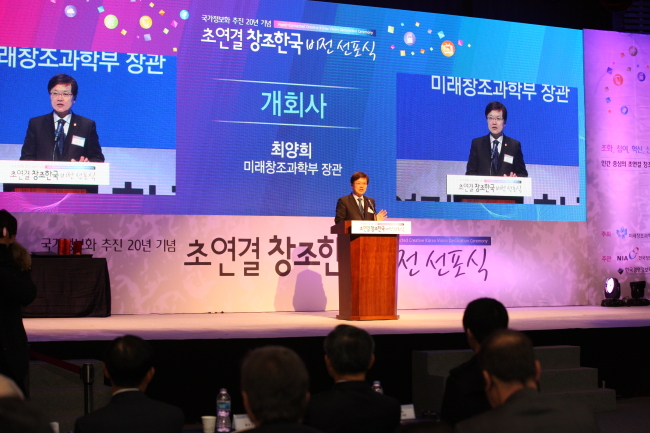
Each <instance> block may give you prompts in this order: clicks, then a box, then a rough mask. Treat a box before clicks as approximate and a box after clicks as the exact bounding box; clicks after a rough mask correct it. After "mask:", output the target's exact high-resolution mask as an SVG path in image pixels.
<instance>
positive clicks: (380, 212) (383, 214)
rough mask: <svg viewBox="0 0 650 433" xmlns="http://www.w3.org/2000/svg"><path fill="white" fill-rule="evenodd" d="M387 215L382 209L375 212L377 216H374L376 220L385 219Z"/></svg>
mask: <svg viewBox="0 0 650 433" xmlns="http://www.w3.org/2000/svg"><path fill="white" fill-rule="evenodd" d="M387 215H388V212H386V211H385V210H384V209H382V210H380V211H379V213H378V214H377V218H375V220H376V221H383V220H385V219H386V216H387Z"/></svg>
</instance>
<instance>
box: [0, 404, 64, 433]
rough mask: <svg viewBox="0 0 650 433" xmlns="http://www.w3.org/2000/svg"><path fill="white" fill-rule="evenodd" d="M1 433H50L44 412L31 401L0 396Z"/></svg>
mask: <svg viewBox="0 0 650 433" xmlns="http://www.w3.org/2000/svg"><path fill="white" fill-rule="evenodd" d="M0 431H1V432H2V433H52V427H51V426H50V423H49V421H48V420H47V418H46V417H45V414H44V413H43V412H42V411H41V410H39V409H38V408H36V407H35V406H33V405H32V404H31V403H29V402H26V401H23V400H21V399H19V398H15V397H4V398H0Z"/></svg>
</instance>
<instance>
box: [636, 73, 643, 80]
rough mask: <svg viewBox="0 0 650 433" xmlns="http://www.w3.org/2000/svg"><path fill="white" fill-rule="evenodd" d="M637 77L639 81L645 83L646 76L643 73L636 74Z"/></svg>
mask: <svg viewBox="0 0 650 433" xmlns="http://www.w3.org/2000/svg"><path fill="white" fill-rule="evenodd" d="M636 77H637V78H638V79H639V81H645V74H644V73H643V72H639V73H638V74H636Z"/></svg>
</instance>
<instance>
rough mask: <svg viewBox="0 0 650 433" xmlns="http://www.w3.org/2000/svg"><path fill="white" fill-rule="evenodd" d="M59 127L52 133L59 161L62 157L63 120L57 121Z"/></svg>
mask: <svg viewBox="0 0 650 433" xmlns="http://www.w3.org/2000/svg"><path fill="white" fill-rule="evenodd" d="M58 123H59V126H57V128H56V132H55V133H54V144H55V145H56V149H57V153H58V155H59V159H60V158H61V157H62V156H63V144H64V143H65V131H64V130H63V125H65V120H63V119H59V120H58Z"/></svg>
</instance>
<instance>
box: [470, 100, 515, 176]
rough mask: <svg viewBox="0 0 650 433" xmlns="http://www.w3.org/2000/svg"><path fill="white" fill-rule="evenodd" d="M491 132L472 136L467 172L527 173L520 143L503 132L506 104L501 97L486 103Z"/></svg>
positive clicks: (501, 174) (505, 119)
mask: <svg viewBox="0 0 650 433" xmlns="http://www.w3.org/2000/svg"><path fill="white" fill-rule="evenodd" d="M485 117H486V119H487V124H488V125H487V126H488V129H489V131H490V132H489V134H488V135H485V136H483V137H479V138H475V139H474V140H472V147H471V148H470V151H469V158H468V161H467V171H466V172H465V175H467V176H470V175H479V176H510V177H528V171H527V170H526V163H524V154H523V153H522V152H521V143H520V142H519V141H517V140H515V139H514V138H510V137H506V136H505V135H503V129H504V128H505V126H506V121H507V120H508V110H507V109H506V106H505V105H503V104H502V103H500V102H498V101H493V102H490V103H489V104H488V105H487V107H485Z"/></svg>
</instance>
